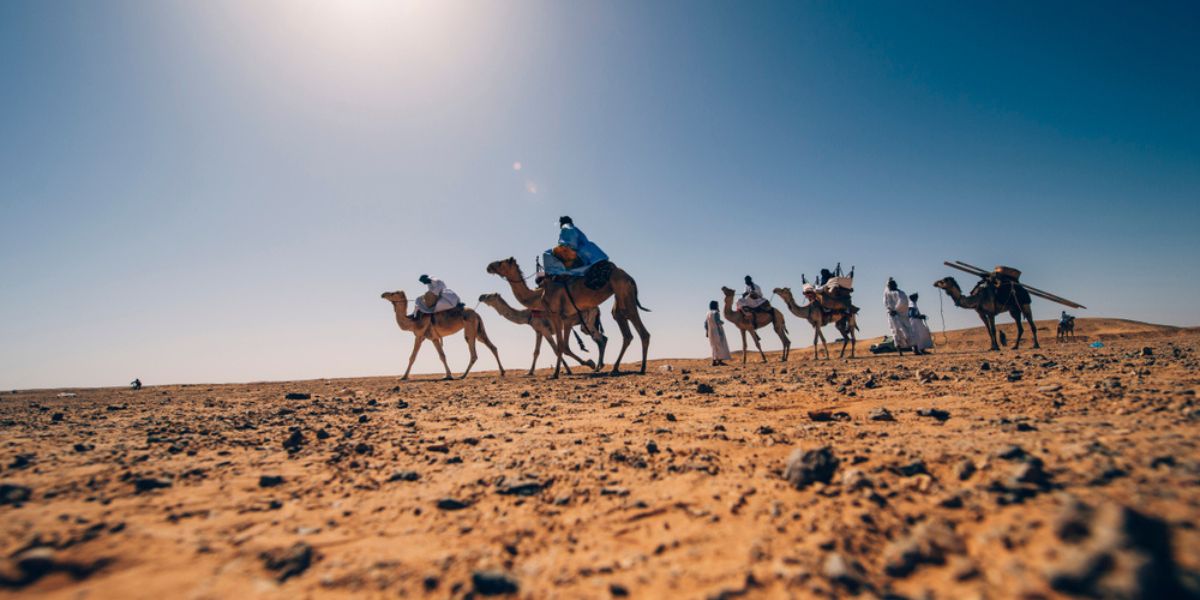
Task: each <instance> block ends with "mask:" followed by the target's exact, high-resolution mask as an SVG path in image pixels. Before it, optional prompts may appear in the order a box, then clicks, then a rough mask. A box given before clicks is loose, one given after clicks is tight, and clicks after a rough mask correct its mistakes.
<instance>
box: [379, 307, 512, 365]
mask: <svg viewBox="0 0 1200 600" xmlns="http://www.w3.org/2000/svg"><path fill="white" fill-rule="evenodd" d="M381 297H382V298H383V299H384V300H387V301H388V302H391V303H392V308H393V309H394V310H395V311H396V324H397V325H399V326H400V329H403V330H404V331H411V332H412V333H413V335H415V336H416V337H417V341H416V343H414V344H413V349H412V355H411V356H409V357H408V368H407V369H405V370H404V376H403V377H401V378H400V379H402V380H407V379H408V374H409V372H410V371H412V366H413V361H415V360H417V351H419V350H420V349H421V343H422V342H424V341H425V340H429V341H431V342H433V347H434V348H437V353H438V357H439V358H441V359H442V366H443V367H445V368H446V377H445V378H446V379H454V376H453V375H451V373H450V365H448V364H446V353H445V352H444V351H443V350H442V339H443V338H445V337H446V336H448V335H454V334H456V333H458V332H459V330H462V332H463V335H464V336H465V337H466V338H467V348H469V349H470V350H471V362H469V363H467V370H466V371H463V374H462V378H463V379H466V378H467V374H468V373H470V372H471V367H472V366H474V364H475V360H476V358H478V357H477V356H476V354H475V338H479V341H481V342H483V345H485V346H487V347H488V350H491V351H492V355H493V356H495V357H496V366H497V367H499V369H500V376H501V377H503V376H504V365H501V364H500V353H499V352H497V351H496V346H495V345H494V344H492V341H491V340H489V339H488V336H487V332H486V331H484V329H483V319H481V318H480V317H479V314H478V313H476V312H475V311H473V310H471V309H469V308H462V309H454V310H448V311H445V312H441V313H436V314H433V315H420V316H418V317H417V318H416V319H414V318H412V317H410V316H408V297H407V296H405V295H404V292H384V293H383V294H382V296H381Z"/></svg>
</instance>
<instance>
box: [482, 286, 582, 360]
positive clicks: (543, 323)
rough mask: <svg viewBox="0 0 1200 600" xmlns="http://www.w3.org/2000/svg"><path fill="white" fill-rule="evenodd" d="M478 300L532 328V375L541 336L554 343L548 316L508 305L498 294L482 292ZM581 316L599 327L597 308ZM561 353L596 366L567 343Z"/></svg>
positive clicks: (515, 321) (517, 322) (504, 315)
mask: <svg viewBox="0 0 1200 600" xmlns="http://www.w3.org/2000/svg"><path fill="white" fill-rule="evenodd" d="M479 301H480V302H482V303H484V304H486V305H488V306H490V307H492V308H494V309H496V312H498V313H500V316H502V317H504V318H505V319H508V320H509V321H512V322H513V323H516V324H517V325H528V326H530V327H532V328H533V331H534V332H535V333H536V334H537V337H536V338H535V339H534V342H533V364H532V365H529V374H530V375H533V371H534V369H536V368H537V359H538V355H539V354H541V352H542V338H546V340H547V341H549V342H550V343H551V344H554V324H553V323H551V322H550V318H549V317H547V316H546V314H545V312H542V311H535V310H532V309H528V308H526V309H523V310H521V309H516V308H513V307H512V306H509V304H508V302H505V301H504V297H502V296H501V295H500V294H484V295H482V296H480V297H479ZM583 318H584V321H585V322H587V323H591V327H592V328H593V329H598V328H599V325H600V311H599V310H598V309H594V308H593V309H591V310H587V311H584V317H583ZM563 354H566V355H567V356H570V357H571V358H573V359H575V362H578V363H579V364H580V365H584V366H587V367H589V368H592V369H594V368H596V363H595V362H594V361H592V359H590V358H589V359H587V360H584V359H582V358H580V357H579V356H578V355H576V354H575V353H574V352H572V351H571V347H570V345H569V344H568V346H567V347H566V348H563ZM570 374H571V367H569V366H568V367H567V375H570Z"/></svg>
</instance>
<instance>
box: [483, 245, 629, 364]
mask: <svg viewBox="0 0 1200 600" xmlns="http://www.w3.org/2000/svg"><path fill="white" fill-rule="evenodd" d="M487 272H488V273H493V274H496V275H499V276H501V277H503V278H504V279H505V280H506V281H508V285H509V286H510V287H511V288H512V291H513V295H514V296H516V298H517V301H518V302H520V303H521V304H523V305H525V306H526V307H529V308H532V309H535V310H545V311H547V315H548V316H549V318H550V321H551V323H553V324H554V334H555V336H556V338H557V339H558V340H559V343H558V344H556V345H555V346H554V352H555V354H556V355H557V358H558V360H557V361H556V362H555V363H554V374H553V375H552V376H551V378H554V379H557V378H558V375H559V368H560V367H561V366H562V365H563V364H565V362H564V360H563V356H562V354H563V353H562V348H563V347H564V344H563V342H564V341H565V340H566V338H567V335H568V334H569V332H570V329H571V327H572V326H574V325H575V324H576V323H580V316H579V312H581V311H587V310H588V309H593V308H599V307H600V304H602V303H603V302H604V301H605V300H608V299H609V298H610V297H612V298H613V300H614V302H613V309H612V316H613V319H616V321H617V326H618V327H620V328H621V351H620V352H618V353H617V360H616V361H614V362H613V368H612V372H613V373H614V374H616V373H619V372H620V369H621V359H622V358H624V356H625V350H626V349H628V348H629V344H630V342H632V341H633V332H632V331H630V329H629V323H630V321H632V322H633V326H634V327H635V328H636V329H637V332H638V337H640V338H641V341H642V367H641V370H640V372H641V373H645V372H646V354H647V352H648V351H649V349H650V332H649V331H647V330H646V326H645V325H643V324H642V317H641V315H640V314H638V310H639V309H640V310H646V311H648V310H649V309H648V308H646V307H644V306H642V305H641V303H640V302H638V291H637V282H636V281H634V280H633V277H630V276H629V274H628V273H626V272H625V271H624V270H622V269H621V268H619V267H617V266H615V265H614V266H613V267H612V272H611V274H610V276H609V278H608V281H607V282H605V283H604V285H602V286H600V287H599V288H598V289H594V290H593V289H591V288H589V287H587V285H586V284H585V282H584V278H582V277H576V278H572V279H571V280H570V282H568V283H562V282H557V281H552V280H546V282H545V284H544V285H543V286H542V287H539V288H538V289H536V290H532V289H529V286H528V285H526V284H525V276H524V275H523V274H522V272H521V266H520V265H518V264H517V261H516V259H514V258H512V257H509V258H506V259H504V260H498V261H495V262H493V263H491V264H489V265H488V266H487ZM584 330H585V331H587V332H588V333H591V334H592V335H593V339H594V337H595V334H594V333H593V332H594V329H591V328H588V327H584ZM597 343H599V342H597ZM603 348H604V347H603V346H601V350H600V352H601V354H600V364H598V365H597V366H596V369H597V370H599V369H600V368H601V366H602V365H603V364H604V354H603V352H604V350H603Z"/></svg>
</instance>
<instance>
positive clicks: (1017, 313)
mask: <svg viewBox="0 0 1200 600" xmlns="http://www.w3.org/2000/svg"><path fill="white" fill-rule="evenodd" d="M1008 314H1009V316H1011V317H1012V318H1013V322H1014V323H1016V324H1017V341H1016V342H1014V343H1013V350H1020V349H1021V336H1023V335H1025V326H1024V325H1022V324H1021V309H1019V308H1016V307H1014V308H1013V309H1012V310H1010V311H1008Z"/></svg>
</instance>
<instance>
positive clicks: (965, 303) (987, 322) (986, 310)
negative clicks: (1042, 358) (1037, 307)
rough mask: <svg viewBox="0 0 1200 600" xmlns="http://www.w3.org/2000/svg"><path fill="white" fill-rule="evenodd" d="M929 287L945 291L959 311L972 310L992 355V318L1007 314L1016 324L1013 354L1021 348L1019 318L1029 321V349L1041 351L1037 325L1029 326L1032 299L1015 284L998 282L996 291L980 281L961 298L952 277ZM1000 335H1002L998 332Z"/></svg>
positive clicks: (988, 282) (994, 345)
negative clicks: (980, 322)
mask: <svg viewBox="0 0 1200 600" xmlns="http://www.w3.org/2000/svg"><path fill="white" fill-rule="evenodd" d="M933 287H936V288H940V289H943V290H946V293H947V294H949V295H950V298H951V299H952V300H954V305H955V306H958V307H960V308H969V309H973V310H974V311H975V312H976V313H978V314H979V318H980V320H982V321H983V326H984V328H985V329H987V332H988V336H989V337H990V338H991V339H992V348H991V350H992V351H999V350H1000V346H999V345H998V344H997V343H996V315H999V314H1001V313H1005V312H1007V313H1008V314H1010V315H1012V318H1013V320H1014V321H1016V323H1017V340H1016V341H1015V342H1013V350H1016V349H1018V348H1020V347H1021V336H1022V335H1023V334H1024V333H1025V328H1024V327H1022V326H1021V317H1022V315H1023V316H1024V317H1025V320H1026V321H1029V331H1030V333H1032V334H1033V347H1034V348H1041V345H1040V344H1038V337H1037V325H1036V324H1034V322H1033V311H1032V310H1031V309H1030V303H1031V302H1032V299H1031V298H1030V297H1029V292H1028V291H1026V289H1025V287H1024V286H1022V285H1021V284H1020V283H1018V282H1016V281H1002V282H1001V283H1000V285H999V287H997V286H994V285H993V284H992V280H991V279H981V280H980V281H979V283H978V284H976V285H975V289H973V290H971V294H970V295H969V296H964V295H963V293H962V288H960V287H958V282H957V281H955V280H954V278H953V277H945V278H943V279H939V280H938V281H935V282H934V283H933ZM1001 333H1003V332H1001Z"/></svg>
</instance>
